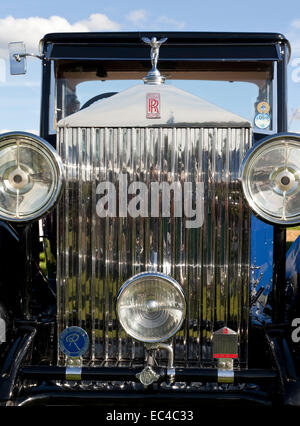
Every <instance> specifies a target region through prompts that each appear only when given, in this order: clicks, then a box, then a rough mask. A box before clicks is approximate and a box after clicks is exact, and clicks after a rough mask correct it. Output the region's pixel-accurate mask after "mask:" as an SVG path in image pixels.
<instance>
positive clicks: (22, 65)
mask: <svg viewBox="0 0 300 426" xmlns="http://www.w3.org/2000/svg"><path fill="white" fill-rule="evenodd" d="M8 50H9V62H10V73H11V75H21V74H26V56H27V55H26V48H25V44H24V43H23V42H22V41H17V42H12V43H8Z"/></svg>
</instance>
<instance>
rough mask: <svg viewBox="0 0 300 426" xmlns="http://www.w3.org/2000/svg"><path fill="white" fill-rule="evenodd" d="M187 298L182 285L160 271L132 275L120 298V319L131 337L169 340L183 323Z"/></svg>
mask: <svg viewBox="0 0 300 426" xmlns="http://www.w3.org/2000/svg"><path fill="white" fill-rule="evenodd" d="M185 310H186V302H185V297H184V294H183V291H182V289H181V287H180V285H179V284H178V283H177V281H175V280H174V279H173V278H170V277H168V276H166V275H164V274H160V273H150V272H145V273H141V274H138V275H135V276H134V277H132V278H131V279H129V280H128V281H127V282H126V283H125V284H124V285H123V286H122V287H121V289H120V291H119V294H118V298H117V314H118V318H119V321H120V323H121V325H122V327H123V329H124V330H125V331H126V333H127V334H129V335H130V336H131V337H133V338H134V339H136V340H139V341H141V342H145V343H156V342H161V341H165V340H168V339H169V338H171V337H172V336H173V335H174V334H175V333H176V332H177V331H178V330H179V329H180V327H181V325H182V323H183V320H184V317H185Z"/></svg>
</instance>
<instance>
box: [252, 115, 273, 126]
mask: <svg viewBox="0 0 300 426" xmlns="http://www.w3.org/2000/svg"><path fill="white" fill-rule="evenodd" d="M254 123H255V126H256V127H258V128H259V129H266V128H267V127H269V126H270V124H271V117H270V115H269V114H257V115H256V116H255V119H254Z"/></svg>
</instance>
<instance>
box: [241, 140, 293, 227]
mask: <svg viewBox="0 0 300 426" xmlns="http://www.w3.org/2000/svg"><path fill="white" fill-rule="evenodd" d="M240 177H241V180H242V186H243V191H244V194H245V197H246V199H247V201H248V203H249V206H250V207H251V209H252V210H253V211H254V213H255V214H256V215H258V216H259V217H260V218H261V219H263V220H265V221H267V222H270V223H272V224H277V225H281V226H292V225H296V224H299V223H300V137H299V136H298V135H294V134H289V133H287V134H279V135H277V136H274V137H269V138H266V139H263V140H262V141H260V142H258V143H257V144H256V145H254V146H253V147H252V149H250V151H248V153H247V155H246V157H245V159H244V161H243V163H242V167H241V173H240Z"/></svg>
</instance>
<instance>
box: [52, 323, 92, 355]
mask: <svg viewBox="0 0 300 426" xmlns="http://www.w3.org/2000/svg"><path fill="white" fill-rule="evenodd" d="M59 347H60V350H61V351H62V352H63V353H64V354H65V355H67V356H69V357H71V358H77V357H80V356H82V355H83V354H84V353H85V352H86V351H87V350H88V347H89V336H88V335H87V332H86V331H85V330H83V328H80V327H75V326H72V327H68V328H66V329H65V330H64V331H63V332H62V333H61V335H60V337H59Z"/></svg>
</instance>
